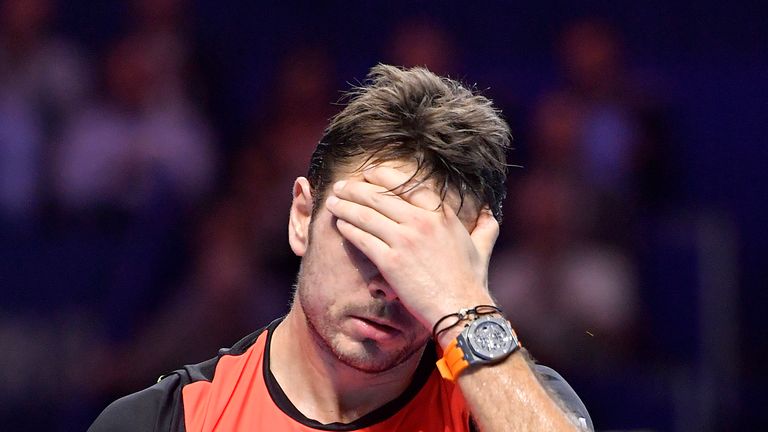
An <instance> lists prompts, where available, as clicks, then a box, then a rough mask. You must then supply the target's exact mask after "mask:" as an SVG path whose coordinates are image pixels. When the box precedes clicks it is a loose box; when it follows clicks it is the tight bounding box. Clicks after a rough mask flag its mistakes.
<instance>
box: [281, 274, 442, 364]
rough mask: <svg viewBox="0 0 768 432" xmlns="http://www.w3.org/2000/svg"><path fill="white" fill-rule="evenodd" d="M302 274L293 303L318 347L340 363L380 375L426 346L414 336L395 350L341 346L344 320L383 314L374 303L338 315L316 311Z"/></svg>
mask: <svg viewBox="0 0 768 432" xmlns="http://www.w3.org/2000/svg"><path fill="white" fill-rule="evenodd" d="M302 273H303V272H302V271H300V272H299V278H298V282H297V284H296V292H295V298H294V302H297V301H298V303H299V306H300V307H301V309H302V311H303V313H304V318H305V320H306V323H307V328H308V329H309V331H310V333H311V335H312V339H313V340H314V342H315V344H316V345H317V346H319V347H320V349H322V350H323V351H325V352H326V353H328V354H330V355H332V356H333V357H334V358H336V359H338V361H339V362H340V363H342V364H344V365H346V366H349V367H350V368H352V369H355V370H357V371H359V372H363V373H366V374H379V373H382V372H386V371H388V370H391V369H392V368H395V367H397V366H398V365H400V364H402V363H404V362H406V361H408V360H409V359H411V358H412V357H413V356H414V355H416V354H417V353H419V352H420V351H421V349H422V348H423V347H424V346H425V344H426V342H427V339H426V338H425V339H424V340H421V341H420V340H418V337H417V336H416V335H414V334H411V333H408V334H406V337H407V343H405V344H403V345H402V346H399V347H397V348H395V349H394V350H393V349H390V350H384V349H382V348H381V347H380V346H379V344H378V343H377V342H376V341H374V340H372V339H365V340H363V341H360V342H358V343H355V342H352V343H351V344H353V345H352V346H349V347H344V346H342V345H343V344H345V341H343V340H338V339H339V338H344V335H343V334H341V333H342V332H341V329H340V328H339V326H340V325H341V320H342V319H343V317H347V316H350V315H358V316H367V314H369V313H370V312H371V311H375V310H381V306H380V305H378V306H377V305H376V304H375V303H373V304H371V305H367V306H364V307H353V306H349V307H347V308H345V310H342V311H341V312H336V313H335V314H334V313H333V312H331V311H330V310H328V309H320V310H315V309H314V308H312V306H311V305H312V301H311V299H310V298H309V294H308V293H309V291H310V290H311V288H309V287H307V286H305V285H307V282H308V281H307V280H306V278H304V277H303V276H304V275H302ZM310 283H311V282H310ZM294 306H295V305H294ZM354 311H358V312H359V314H355V313H353V312H354ZM373 315H376V313H373ZM337 336H338V338H337ZM347 343H349V342H347Z"/></svg>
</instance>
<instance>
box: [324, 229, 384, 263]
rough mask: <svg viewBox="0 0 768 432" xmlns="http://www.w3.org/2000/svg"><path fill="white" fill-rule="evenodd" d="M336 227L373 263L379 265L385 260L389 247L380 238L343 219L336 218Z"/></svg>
mask: <svg viewBox="0 0 768 432" xmlns="http://www.w3.org/2000/svg"><path fill="white" fill-rule="evenodd" d="M336 228H338V230H339V232H340V233H341V235H342V237H344V238H345V239H346V240H347V241H348V242H350V243H352V245H353V246H355V247H356V248H357V249H358V250H360V252H362V253H363V255H365V256H366V257H368V259H369V260H371V262H372V263H373V265H375V266H376V267H380V266H381V264H382V263H384V262H385V260H386V253H388V252H389V249H390V248H389V246H388V245H387V244H386V243H384V241H382V240H381V239H380V238H378V237H376V236H375V235H373V234H371V233H369V232H366V231H363V230H361V229H360V228H358V227H356V226H354V225H352V224H351V223H349V222H347V221H345V220H344V219H336Z"/></svg>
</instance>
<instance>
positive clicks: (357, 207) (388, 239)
mask: <svg viewBox="0 0 768 432" xmlns="http://www.w3.org/2000/svg"><path fill="white" fill-rule="evenodd" d="M325 205H326V207H327V208H328V211H330V212H331V214H332V215H334V216H336V217H337V218H338V219H340V220H342V221H344V222H347V223H348V224H351V225H352V226H354V227H356V228H359V229H361V230H363V231H365V232H367V233H368V234H370V235H372V236H374V237H377V238H378V239H379V240H381V241H382V242H384V243H386V244H392V241H393V240H394V239H393V235H394V233H395V232H396V229H397V226H398V224H397V222H395V221H394V220H392V219H390V218H388V217H386V216H384V215H383V214H381V213H379V212H378V211H377V210H376V209H374V208H371V207H367V206H365V205H361V204H358V203H356V202H353V201H348V200H346V199H340V198H339V197H338V196H336V195H331V196H329V197H328V199H327V200H326V201H325ZM337 225H338V224H337ZM361 250H362V249H361Z"/></svg>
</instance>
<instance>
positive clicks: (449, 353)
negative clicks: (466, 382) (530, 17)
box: [436, 339, 469, 381]
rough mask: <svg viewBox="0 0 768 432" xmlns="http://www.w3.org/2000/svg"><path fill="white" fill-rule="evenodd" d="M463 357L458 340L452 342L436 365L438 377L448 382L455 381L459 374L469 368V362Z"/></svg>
mask: <svg viewBox="0 0 768 432" xmlns="http://www.w3.org/2000/svg"><path fill="white" fill-rule="evenodd" d="M464 357H465V356H464V351H463V350H462V349H461V347H460V346H459V343H458V339H454V340H452V341H451V343H450V344H448V347H447V348H446V349H445V353H444V354H443V357H442V358H441V359H440V360H438V361H437V363H436V364H437V370H439V371H440V375H442V377H443V378H445V379H447V380H448V381H455V380H456V378H457V377H458V376H459V374H461V373H462V372H463V371H464V369H466V368H467V367H469V362H468V361H467V359H466V358H464Z"/></svg>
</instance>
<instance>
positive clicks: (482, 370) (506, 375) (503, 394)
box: [441, 332, 580, 432]
mask: <svg viewBox="0 0 768 432" xmlns="http://www.w3.org/2000/svg"><path fill="white" fill-rule="evenodd" d="M451 333H455V332H451ZM447 337H450V336H447ZM454 337H455V336H454ZM443 341H445V338H444V337H441V342H443ZM531 366H532V365H531V364H530V363H529V361H528V360H527V353H525V352H521V351H517V352H515V353H513V354H512V355H511V356H510V357H508V358H507V359H505V360H504V361H502V362H501V363H497V364H494V365H485V366H479V367H475V368H469V369H467V370H465V371H464V372H463V373H462V374H461V375H459V377H458V379H457V383H458V385H459V388H460V389H461V392H462V395H463V396H464V399H465V400H466V401H467V405H468V406H469V409H470V412H471V415H472V418H473V419H474V421H475V423H476V424H477V425H478V426H479V428H480V430H481V431H483V432H491V431H577V430H580V428H579V426H578V425H579V422H578V421H577V419H576V418H575V416H574V415H573V414H570V413H566V412H565V411H563V409H562V408H561V406H560V404H559V403H558V401H557V400H556V399H554V398H553V396H552V395H550V393H549V392H547V390H546V389H545V388H544V387H543V386H542V384H541V382H540V381H539V379H538V378H537V377H536V374H535V372H534V371H533V369H532V367H531Z"/></svg>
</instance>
